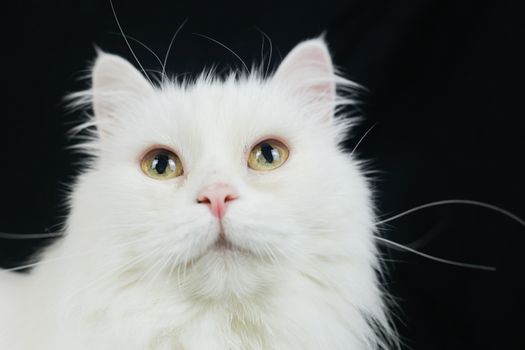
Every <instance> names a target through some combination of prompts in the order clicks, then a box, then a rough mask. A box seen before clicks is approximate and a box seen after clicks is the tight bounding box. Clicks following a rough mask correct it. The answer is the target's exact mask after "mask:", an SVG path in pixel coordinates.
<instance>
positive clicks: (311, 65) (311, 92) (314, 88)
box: [273, 38, 336, 118]
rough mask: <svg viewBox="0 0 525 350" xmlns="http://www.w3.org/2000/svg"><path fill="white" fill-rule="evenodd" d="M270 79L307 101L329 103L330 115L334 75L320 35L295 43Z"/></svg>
mask: <svg viewBox="0 0 525 350" xmlns="http://www.w3.org/2000/svg"><path fill="white" fill-rule="evenodd" d="M273 81H275V82H277V83H279V84H282V85H284V86H288V87H290V88H291V89H292V91H294V92H295V93H297V94H301V95H303V96H306V98H307V100H308V101H309V102H312V103H319V104H325V105H326V106H332V108H329V110H327V111H326V113H327V114H328V117H329V118H331V117H332V116H333V112H334V105H335V94H336V85H335V81H336V76H335V72H334V67H333V64H332V59H331V57H330V53H329V52H328V48H327V46H326V43H325V42H324V40H323V39H322V38H317V39H311V40H307V41H304V42H302V43H300V44H298V45H297V46H295V47H294V48H293V50H292V51H291V52H290V53H289V54H288V55H287V56H286V57H285V59H284V60H283V62H282V63H281V65H280V66H279V68H278V69H277V72H276V73H275V75H274V77H273Z"/></svg>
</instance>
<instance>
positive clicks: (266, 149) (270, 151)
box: [261, 143, 275, 164]
mask: <svg viewBox="0 0 525 350" xmlns="http://www.w3.org/2000/svg"><path fill="white" fill-rule="evenodd" d="M261 153H262V155H263V157H264V159H266V161H267V162H268V163H270V164H271V163H273V160H274V153H275V152H274V148H273V147H272V146H270V145H269V144H267V143H263V144H262V145H261Z"/></svg>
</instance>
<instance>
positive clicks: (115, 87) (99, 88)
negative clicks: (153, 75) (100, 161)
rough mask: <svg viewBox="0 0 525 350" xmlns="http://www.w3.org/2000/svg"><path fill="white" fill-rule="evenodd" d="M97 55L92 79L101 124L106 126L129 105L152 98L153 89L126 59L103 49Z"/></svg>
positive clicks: (93, 100) (96, 108)
mask: <svg viewBox="0 0 525 350" xmlns="http://www.w3.org/2000/svg"><path fill="white" fill-rule="evenodd" d="M97 54H98V56H97V59H96V60H95V64H94V65H93V69H92V75H91V79H92V87H91V93H92V103H93V111H94V113H95V118H96V119H97V124H98V125H103V124H104V122H107V119H108V118H113V117H114V116H115V115H116V112H117V111H118V110H119V107H120V106H121V105H122V104H123V103H126V101H130V100H133V99H136V98H140V97H143V96H146V95H149V94H151V93H152V92H153V86H151V84H150V83H149V82H148V81H147V80H146V79H145V78H144V76H143V75H142V74H141V73H140V72H139V71H138V70H137V69H135V67H133V65H132V64H131V63H129V62H128V61H126V60H125V59H123V58H122V57H120V56H117V55H111V54H107V53H104V52H102V51H101V50H100V49H97ZM99 131H100V130H99Z"/></svg>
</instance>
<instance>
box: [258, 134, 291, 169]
mask: <svg viewBox="0 0 525 350" xmlns="http://www.w3.org/2000/svg"><path fill="white" fill-rule="evenodd" d="M288 153H289V151H288V147H286V146H285V145H284V144H283V143H282V142H280V141H277V140H264V141H262V142H259V143H258V144H257V145H256V146H255V147H253V148H252V150H251V151H250V155H249V156H248V166H249V167H250V168H252V169H254V170H263V171H264V170H273V169H277V168H278V167H280V166H281V165H283V164H284V162H286V160H287V159H288Z"/></svg>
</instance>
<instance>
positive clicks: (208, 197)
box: [197, 184, 239, 219]
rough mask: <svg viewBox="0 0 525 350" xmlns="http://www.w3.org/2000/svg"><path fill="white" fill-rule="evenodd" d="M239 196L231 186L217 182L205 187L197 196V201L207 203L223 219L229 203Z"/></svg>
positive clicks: (215, 214)
mask: <svg viewBox="0 0 525 350" xmlns="http://www.w3.org/2000/svg"><path fill="white" fill-rule="evenodd" d="M237 198H239V196H238V195H237V193H236V192H235V190H234V189H233V188H232V187H231V186H229V185H226V184H215V185H211V186H208V187H205V188H203V189H202V190H201V191H200V193H199V195H198V196H197V203H199V204H206V205H207V206H208V207H209V208H210V210H211V213H212V214H213V215H214V216H216V217H218V218H219V219H222V217H223V216H224V214H225V212H226V207H227V206H228V204H229V203H230V202H231V201H234V200H236V199H237Z"/></svg>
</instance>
